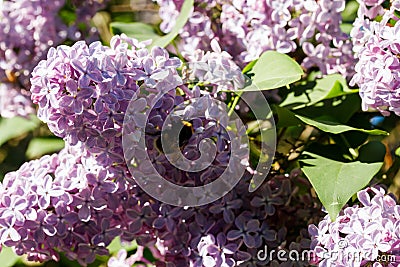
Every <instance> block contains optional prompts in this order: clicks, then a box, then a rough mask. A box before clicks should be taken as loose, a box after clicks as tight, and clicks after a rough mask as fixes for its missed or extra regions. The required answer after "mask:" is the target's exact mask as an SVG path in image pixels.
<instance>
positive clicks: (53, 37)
mask: <svg viewBox="0 0 400 267" xmlns="http://www.w3.org/2000/svg"><path fill="white" fill-rule="evenodd" d="M79 2H80V3H79V5H78V6H77V7H75V12H76V15H77V17H78V20H77V21H76V22H74V24H72V25H65V24H64V22H63V21H61V19H60V17H59V12H60V10H61V9H62V8H63V6H64V4H65V1H64V0H57V1H52V3H51V5H49V2H48V1H43V0H35V1H15V0H11V1H4V2H3V1H2V7H1V9H0V17H1V21H0V82H2V83H3V82H4V84H5V85H4V86H2V87H3V88H5V87H7V88H9V89H10V90H4V89H2V90H1V91H2V93H1V94H0V115H1V116H3V117H13V116H16V115H19V116H26V115H27V114H29V113H32V111H33V108H32V103H31V102H30V101H29V89H30V82H29V76H30V74H31V71H32V70H33V68H34V67H35V66H36V65H37V63H38V62H39V61H40V60H41V59H43V58H44V57H45V56H46V53H47V51H48V49H49V48H50V47H51V46H55V45H58V44H61V43H62V42H64V41H65V40H67V39H71V40H78V39H83V38H86V36H88V35H89V36H92V37H94V38H96V36H95V34H94V33H95V32H96V31H95V29H94V28H92V27H89V23H90V19H91V17H92V15H93V14H94V12H95V11H96V10H97V9H98V8H102V7H103V5H104V4H101V3H105V1H79ZM89 11H90V12H89ZM83 15H84V16H83ZM78 24H79V25H87V26H86V28H87V29H88V30H87V31H85V32H82V31H81V30H80V29H78ZM90 33H91V34H90Z"/></svg>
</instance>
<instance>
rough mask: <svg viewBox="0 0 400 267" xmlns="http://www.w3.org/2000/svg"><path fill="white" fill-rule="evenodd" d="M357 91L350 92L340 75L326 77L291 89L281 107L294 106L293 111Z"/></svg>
mask: <svg viewBox="0 0 400 267" xmlns="http://www.w3.org/2000/svg"><path fill="white" fill-rule="evenodd" d="M357 92H358V90H351V89H349V87H348V86H347V82H346V79H345V78H344V77H343V76H341V75H340V74H331V75H327V76H326V77H324V78H322V79H317V80H316V82H314V81H312V82H304V83H303V84H301V85H299V86H297V87H295V88H292V92H290V93H289V94H288V96H287V97H286V99H285V100H284V101H283V102H282V103H281V106H295V107H294V109H299V108H303V107H305V106H312V105H314V104H316V103H318V102H320V101H322V100H326V99H332V98H335V97H339V96H344V95H348V94H355V93H357Z"/></svg>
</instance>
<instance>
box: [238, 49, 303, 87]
mask: <svg viewBox="0 0 400 267" xmlns="http://www.w3.org/2000/svg"><path fill="white" fill-rule="evenodd" d="M249 68H251V70H247V69H249ZM247 69H246V72H247V71H248V73H247V74H248V75H249V76H250V77H251V80H252V83H251V84H250V85H249V86H247V87H245V88H244V89H243V90H244V91H255V90H270V89H275V88H279V87H282V86H285V85H288V84H290V83H293V82H295V81H298V80H300V78H301V76H302V75H303V70H302V69H301V67H300V65H299V64H297V62H296V61H295V60H293V59H292V58H291V57H289V56H287V55H285V54H281V53H278V52H275V51H266V52H264V53H263V54H262V55H261V56H260V58H259V59H258V60H257V62H256V63H255V64H254V65H253V64H249V65H248V67H247Z"/></svg>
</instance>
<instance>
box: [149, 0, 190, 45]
mask: <svg viewBox="0 0 400 267" xmlns="http://www.w3.org/2000/svg"><path fill="white" fill-rule="evenodd" d="M193 5H194V0H185V1H184V2H183V5H182V8H181V12H180V14H179V16H178V18H177V19H176V23H175V26H174V27H173V28H172V30H171V32H169V33H168V34H167V35H164V36H162V37H160V38H158V39H156V40H154V41H153V43H152V44H151V45H150V47H154V46H160V47H166V46H167V45H169V44H170V43H171V42H172V41H173V40H174V39H175V37H176V36H177V35H178V34H179V31H180V30H181V29H182V28H183V26H185V24H186V22H187V21H188V19H189V17H190V15H191V14H192V10H193Z"/></svg>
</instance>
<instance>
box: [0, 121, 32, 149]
mask: <svg viewBox="0 0 400 267" xmlns="http://www.w3.org/2000/svg"><path fill="white" fill-rule="evenodd" d="M39 124H40V121H39V119H38V118H37V117H36V116H31V118H30V119H24V118H21V117H14V118H1V119H0V146H1V145H3V144H4V143H6V142H7V141H8V140H10V139H13V138H16V137H19V136H21V135H23V134H25V133H27V132H30V131H32V130H33V129H35V128H36V127H38V126H39Z"/></svg>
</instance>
